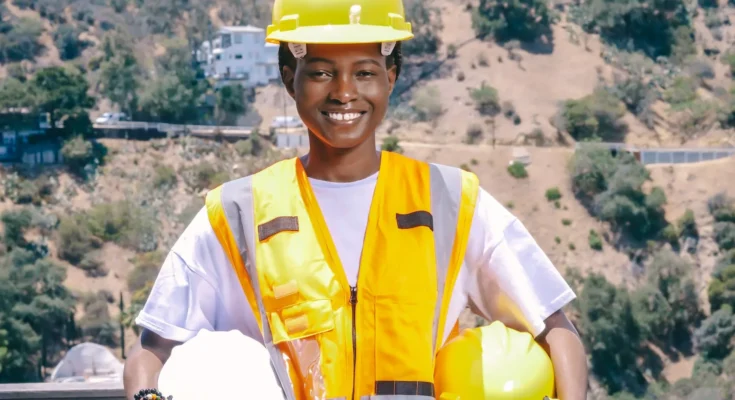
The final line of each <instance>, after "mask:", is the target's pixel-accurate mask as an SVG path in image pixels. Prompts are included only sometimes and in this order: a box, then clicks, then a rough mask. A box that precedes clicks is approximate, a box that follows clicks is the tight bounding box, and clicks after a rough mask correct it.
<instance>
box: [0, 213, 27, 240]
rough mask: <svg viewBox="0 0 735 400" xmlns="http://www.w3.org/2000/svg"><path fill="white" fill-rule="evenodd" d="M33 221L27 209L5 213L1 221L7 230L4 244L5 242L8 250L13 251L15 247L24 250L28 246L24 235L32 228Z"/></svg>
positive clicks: (0, 218)
mask: <svg viewBox="0 0 735 400" xmlns="http://www.w3.org/2000/svg"><path fill="white" fill-rule="evenodd" d="M31 220H32V215H31V212H30V211H29V210H28V209H27V208H23V209H21V210H19V211H12V210H9V211H5V212H3V214H2V217H0V221H2V223H3V227H4V230H5V233H4V235H3V242H5V245H6V246H7V250H12V249H13V248H15V247H21V248H22V247H24V246H25V245H26V244H27V243H26V240H25V238H24V237H23V234H24V233H25V230H26V229H28V228H29V227H30V226H31Z"/></svg>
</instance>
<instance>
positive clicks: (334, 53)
mask: <svg viewBox="0 0 735 400" xmlns="http://www.w3.org/2000/svg"><path fill="white" fill-rule="evenodd" d="M307 50H308V51H307V55H306V56H305V57H304V58H303V59H301V60H298V62H297V66H296V70H295V71H293V70H292V69H291V68H290V67H288V66H285V67H284V69H283V81H284V83H285V85H286V88H287V90H288V92H289V94H290V95H291V97H293V98H294V100H296V108H297V109H298V112H299V116H301V119H302V120H303V121H304V124H305V125H306V127H307V128H309V130H310V131H311V132H312V133H313V134H314V135H316V136H317V137H318V138H319V139H320V140H321V141H322V142H323V143H324V144H326V145H328V146H329V147H332V148H339V149H349V148H353V147H356V146H358V145H360V144H362V143H363V142H364V141H365V140H366V139H368V138H370V137H371V136H372V135H373V134H374V133H375V130H376V129H377V127H378V125H380V122H381V121H382V120H383V118H384V117H385V113H386V111H387V108H388V98H389V97H390V94H391V92H392V91H393V86H394V84H395V81H396V68H395V66H392V67H391V68H388V67H387V66H386V57H385V56H383V55H382V54H381V53H380V46H379V45H376V44H349V45H308V48H307Z"/></svg>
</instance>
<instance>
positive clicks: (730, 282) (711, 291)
mask: <svg viewBox="0 0 735 400" xmlns="http://www.w3.org/2000/svg"><path fill="white" fill-rule="evenodd" d="M707 295H708V296H709V304H710V307H711V309H712V311H716V310H719V309H720V308H721V307H722V306H724V305H728V306H730V307H735V264H733V265H728V266H726V267H724V268H720V269H719V270H718V271H716V272H715V273H714V274H713V275H712V281H710V284H709V287H708V288H707Z"/></svg>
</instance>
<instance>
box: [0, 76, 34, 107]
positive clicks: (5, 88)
mask: <svg viewBox="0 0 735 400" xmlns="http://www.w3.org/2000/svg"><path fill="white" fill-rule="evenodd" d="M29 86H30V85H29V84H27V83H23V82H21V81H19V80H17V79H15V78H8V79H4V80H3V81H2V82H0V110H7V109H10V108H16V109H21V108H30V109H35V107H36V98H35V97H34V96H33V93H32V92H31V90H30V87H29Z"/></svg>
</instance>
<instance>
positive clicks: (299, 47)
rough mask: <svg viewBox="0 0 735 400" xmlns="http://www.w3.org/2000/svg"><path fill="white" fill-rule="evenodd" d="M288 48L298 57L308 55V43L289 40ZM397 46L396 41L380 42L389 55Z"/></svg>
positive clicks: (384, 52)
mask: <svg viewBox="0 0 735 400" xmlns="http://www.w3.org/2000/svg"><path fill="white" fill-rule="evenodd" d="M288 48H289V50H291V54H293V56H294V57H295V58H296V59H301V58H304V57H306V44H304V43H291V42H289V43H288ZM395 48H396V42H383V43H381V44H380V53H381V54H382V55H384V56H386V57H387V56H389V55H391V54H392V53H393V49H395Z"/></svg>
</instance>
